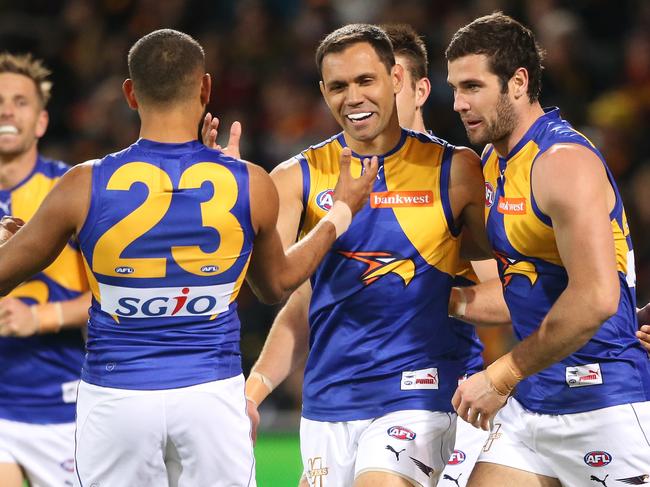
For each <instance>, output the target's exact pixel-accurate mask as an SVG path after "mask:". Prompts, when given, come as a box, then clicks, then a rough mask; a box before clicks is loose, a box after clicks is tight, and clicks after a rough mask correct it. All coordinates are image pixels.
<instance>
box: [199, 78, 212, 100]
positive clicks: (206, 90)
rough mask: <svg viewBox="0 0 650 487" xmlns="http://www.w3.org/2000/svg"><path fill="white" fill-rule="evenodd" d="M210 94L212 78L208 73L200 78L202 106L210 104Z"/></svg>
mask: <svg viewBox="0 0 650 487" xmlns="http://www.w3.org/2000/svg"><path fill="white" fill-rule="evenodd" d="M211 92H212V78H211V77H210V74H209V73H205V74H204V75H203V77H202V78H201V104H202V105H203V106H205V105H207V104H208V103H209V102H210V93H211Z"/></svg>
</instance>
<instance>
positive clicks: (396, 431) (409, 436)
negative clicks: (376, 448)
mask: <svg viewBox="0 0 650 487" xmlns="http://www.w3.org/2000/svg"><path fill="white" fill-rule="evenodd" d="M387 433H388V436H391V437H393V438H395V439H396V440H405V441H411V440H414V439H415V433H414V432H413V431H411V430H410V429H408V428H404V427H403V426H391V427H390V428H388V431H387Z"/></svg>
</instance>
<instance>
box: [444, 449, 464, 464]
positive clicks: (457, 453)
mask: <svg viewBox="0 0 650 487" xmlns="http://www.w3.org/2000/svg"><path fill="white" fill-rule="evenodd" d="M464 461H465V452H464V451H462V450H454V452H453V453H452V454H451V456H450V457H449V461H448V462H447V465H460V464H461V463H463V462H464Z"/></svg>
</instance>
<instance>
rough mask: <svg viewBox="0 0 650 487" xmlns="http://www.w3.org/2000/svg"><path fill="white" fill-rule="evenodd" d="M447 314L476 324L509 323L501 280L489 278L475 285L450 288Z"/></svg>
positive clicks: (494, 324) (508, 313) (508, 312)
mask: <svg viewBox="0 0 650 487" xmlns="http://www.w3.org/2000/svg"><path fill="white" fill-rule="evenodd" d="M449 316H452V317H454V318H457V319H460V320H463V321H466V322H468V323H471V324H473V325H478V326H496V325H505V324H510V311H509V310H508V306H507V305H506V301H505V299H504V297H503V288H502V286H501V281H499V280H498V279H491V280H489V281H485V282H481V283H480V284H477V285H476V286H468V287H462V288H459V287H455V288H452V291H451V295H450V297H449Z"/></svg>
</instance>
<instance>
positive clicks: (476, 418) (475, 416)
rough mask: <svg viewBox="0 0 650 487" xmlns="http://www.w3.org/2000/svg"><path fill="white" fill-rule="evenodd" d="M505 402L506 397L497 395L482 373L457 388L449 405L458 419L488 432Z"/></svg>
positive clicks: (488, 378) (486, 376)
mask: <svg viewBox="0 0 650 487" xmlns="http://www.w3.org/2000/svg"><path fill="white" fill-rule="evenodd" d="M507 400H508V395H503V394H501V393H499V392H498V391H497V390H496V389H495V387H494V385H493V384H492V381H491V380H490V377H489V376H488V374H487V373H486V372H485V371H483V372H479V373H478V374H474V375H473V376H471V377H470V378H469V379H467V380H466V381H465V382H463V383H462V384H460V385H459V386H458V389H456V393H455V394H454V397H453V398H452V399H451V404H452V405H453V406H454V409H455V410H456V413H457V414H458V417H459V418H462V419H464V420H465V421H467V422H468V423H470V424H471V425H472V426H474V427H475V428H481V429H483V430H485V431H489V429H490V422H491V421H492V419H493V418H494V416H495V415H496V413H497V411H498V410H499V409H501V408H502V407H503V405H504V404H505V403H506V401H507Z"/></svg>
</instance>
